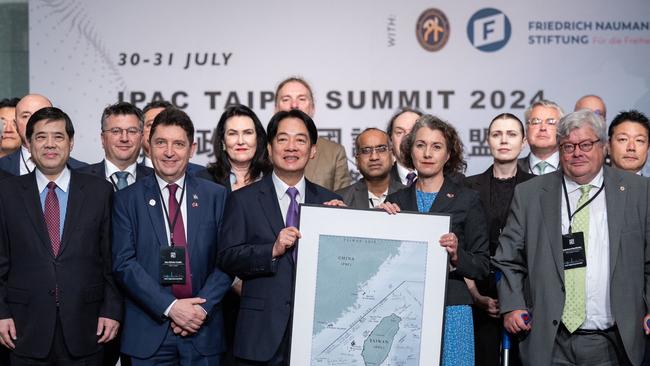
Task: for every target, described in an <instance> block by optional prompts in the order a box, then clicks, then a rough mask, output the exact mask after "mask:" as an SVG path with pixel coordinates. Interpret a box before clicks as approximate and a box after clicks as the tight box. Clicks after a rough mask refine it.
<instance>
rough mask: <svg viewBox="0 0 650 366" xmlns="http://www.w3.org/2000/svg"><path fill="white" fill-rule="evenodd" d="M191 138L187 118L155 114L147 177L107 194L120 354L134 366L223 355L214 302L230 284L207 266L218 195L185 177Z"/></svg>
mask: <svg viewBox="0 0 650 366" xmlns="http://www.w3.org/2000/svg"><path fill="white" fill-rule="evenodd" d="M193 139H194V126H193V124H192V121H191V120H190V118H189V117H188V116H187V114H185V113H184V112H183V111H181V110H179V109H176V108H173V107H172V108H167V109H165V110H164V111H162V112H160V114H158V115H157V116H156V118H155V120H154V123H153V125H152V127H151V135H150V137H149V141H150V144H151V156H152V159H153V165H154V170H155V174H154V175H150V176H147V177H145V178H144V179H139V180H138V181H137V182H136V183H135V184H133V185H132V186H130V187H128V188H126V189H124V190H121V191H119V192H117V193H116V194H115V203H114V204H115V207H114V210H113V223H114V225H113V258H114V271H115V275H116V278H117V280H118V282H119V283H120V284H122V286H123V287H124V289H125V291H126V294H127V296H126V305H125V316H124V318H125V322H124V328H123V332H122V352H123V353H125V354H127V355H130V356H132V357H131V361H132V363H133V365H135V366H138V365H158V364H174V365H178V364H181V365H205V366H208V365H209V366H212V365H219V358H220V357H221V353H222V352H223V351H224V349H225V339H224V337H223V315H222V312H221V305H220V302H221V299H222V297H223V295H224V294H225V293H226V291H228V289H229V288H230V284H231V282H232V279H231V278H230V277H229V276H228V275H226V274H225V273H223V272H221V271H220V270H219V269H218V268H217V267H216V264H215V263H216V257H217V233H218V231H219V227H220V226H221V221H222V212H223V207H224V205H225V200H226V190H225V188H223V187H221V186H219V185H217V184H214V183H212V182H209V181H207V180H204V179H199V178H195V177H193V176H192V175H190V174H189V173H187V165H188V163H189V160H190V157H191V156H192V154H193V153H194V151H195V149H196V144H195V143H193V142H192V141H193ZM180 263H182V264H183V265H182V266H180V265H179V264H180Z"/></svg>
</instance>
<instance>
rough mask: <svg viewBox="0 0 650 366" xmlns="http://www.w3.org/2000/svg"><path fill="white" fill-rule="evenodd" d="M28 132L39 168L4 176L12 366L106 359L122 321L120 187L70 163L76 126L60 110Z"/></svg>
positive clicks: (5, 333)
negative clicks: (115, 222) (114, 199)
mask: <svg viewBox="0 0 650 366" xmlns="http://www.w3.org/2000/svg"><path fill="white" fill-rule="evenodd" d="M26 137H27V139H28V140H29V147H30V153H31V157H32V159H33V161H34V164H35V166H36V169H35V170H34V171H33V172H31V173H30V174H27V175H23V176H17V177H11V178H7V179H5V180H2V181H0V344H2V345H4V346H5V347H8V348H10V349H11V350H12V352H11V364H12V365H34V364H38V365H62V364H65V365H101V364H102V352H101V351H102V344H103V343H106V342H108V341H110V340H111V339H113V338H114V337H115V335H116V334H117V331H118V327H119V321H120V320H121V318H122V297H121V296H120V294H119V292H118V290H117V287H116V285H115V283H114V281H113V277H112V272H111V250H110V209H111V194H112V190H111V186H110V184H108V183H107V182H106V181H104V180H101V179H97V178H95V177H91V176H89V175H86V174H80V173H78V172H75V171H71V170H70V169H68V168H67V166H66V162H67V161H68V157H69V155H70V151H72V145H73V138H74V128H73V126H72V122H71V121H70V118H69V117H68V115H67V114H65V113H64V112H63V111H61V110H60V109H58V108H52V107H46V108H43V109H40V110H38V111H37V112H36V113H34V114H33V115H32V116H31V117H30V119H29V122H28V123H27V126H26Z"/></svg>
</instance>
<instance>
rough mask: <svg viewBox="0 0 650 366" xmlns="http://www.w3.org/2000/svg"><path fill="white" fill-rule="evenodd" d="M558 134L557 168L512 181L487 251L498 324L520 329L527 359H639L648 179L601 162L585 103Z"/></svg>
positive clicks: (600, 141) (644, 312)
mask: <svg viewBox="0 0 650 366" xmlns="http://www.w3.org/2000/svg"><path fill="white" fill-rule="evenodd" d="M557 138H558V141H559V144H558V146H559V153H560V160H561V164H560V166H561V169H560V170H558V171H556V172H554V173H551V174H546V175H545V176H543V177H539V178H536V179H532V180H529V181H528V182H525V183H522V184H520V185H518V186H517V187H516V188H515V194H514V198H513V202H512V206H511V212H510V216H509V217H508V221H507V224H506V227H505V228H504V230H503V232H502V234H501V236H500V238H499V244H500V245H499V248H498V249H497V252H496V254H495V256H494V259H493V261H494V265H495V266H496V267H497V268H498V269H499V270H500V271H501V273H502V277H501V281H499V283H498V291H499V304H500V307H501V313H502V314H503V315H504V319H503V323H504V327H505V328H506V330H507V331H509V332H511V333H520V335H521V336H522V337H524V339H523V341H522V342H521V343H520V352H521V359H522V362H523V364H524V365H551V364H552V365H639V364H640V363H641V361H642V359H643V354H644V350H645V337H644V333H645V334H648V333H649V331H650V329H649V328H648V325H647V321H648V320H649V319H650V314H649V313H650V310H649V309H648V305H647V304H646V302H645V300H644V299H645V298H646V296H647V295H648V294H650V278H649V277H650V246H648V239H649V238H650V215H648V210H649V207H650V193H649V190H650V180H648V179H644V178H642V177H639V176H637V175H635V174H631V173H629V172H624V171H621V170H619V169H614V168H610V167H609V166H606V165H604V160H605V159H604V158H605V147H606V142H607V131H606V128H605V122H604V120H603V119H602V118H600V117H599V116H597V115H596V114H594V113H593V112H592V111H590V110H580V111H577V112H573V113H570V114H568V115H566V116H564V117H563V118H562V119H561V120H560V122H559V123H558V124H557ZM524 288H527V290H526V291H525V290H524ZM525 292H526V296H525V295H524V293H525Z"/></svg>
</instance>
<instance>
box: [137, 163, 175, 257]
mask: <svg viewBox="0 0 650 366" xmlns="http://www.w3.org/2000/svg"><path fill="white" fill-rule="evenodd" d="M160 200H161V198H160V190H159V188H158V181H157V180H156V176H155V175H154V174H152V175H150V176H149V177H147V180H146V181H145V184H144V202H143V204H144V205H146V206H147V212H149V218H150V219H151V225H152V226H153V231H154V233H156V234H155V235H156V237H158V243H159V244H160V246H167V245H169V243H168V242H167V229H166V228H165V221H164V220H165V218H164V217H163V213H162V207H161V206H160V205H162V204H163V203H162V202H161V201H160ZM152 203H153V205H152ZM165 204H166V203H165Z"/></svg>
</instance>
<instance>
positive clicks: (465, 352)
mask: <svg viewBox="0 0 650 366" xmlns="http://www.w3.org/2000/svg"><path fill="white" fill-rule="evenodd" d="M400 148H401V149H402V157H403V158H404V162H405V163H406V166H407V167H408V168H410V169H414V170H416V171H417V173H418V178H417V180H416V181H415V182H414V183H413V184H412V185H411V186H410V187H408V188H405V189H402V190H400V191H398V192H395V193H393V194H390V195H389V196H388V197H387V198H386V202H385V203H384V204H382V205H381V207H382V208H383V209H384V210H386V211H387V212H388V213H391V214H395V213H397V212H400V210H401V211H416V212H432V213H446V214H451V232H450V233H447V234H444V235H443V236H442V237H440V239H439V242H440V245H441V246H442V247H443V248H444V249H445V250H446V251H447V253H448V255H449V263H450V271H449V275H448V276H449V277H448V279H447V288H446V295H445V325H444V335H443V338H444V344H443V351H442V352H443V353H442V365H473V364H474V330H473V321H472V307H471V305H472V303H473V300H472V297H471V296H470V293H469V291H468V288H467V285H466V284H465V280H464V278H471V279H482V278H484V277H486V276H487V275H488V272H489V257H488V235H487V224H486V221H485V214H484V212H483V208H482V206H481V203H480V200H479V195H478V193H477V192H475V191H472V190H470V189H468V188H465V187H463V186H462V185H458V184H456V183H454V182H453V180H452V179H450V178H449V177H450V175H452V174H458V173H460V172H461V171H462V170H464V168H465V167H466V163H465V160H464V159H463V146H462V142H461V141H460V138H459V137H458V133H457V132H456V130H455V129H454V128H453V127H452V126H451V125H449V124H448V123H446V122H443V121H442V120H440V119H439V118H437V117H434V116H431V115H423V116H422V117H420V118H419V119H418V120H417V122H416V123H415V125H414V126H413V129H412V130H411V133H410V134H409V135H408V136H407V137H405V139H404V140H403V141H402V145H401V146H400Z"/></svg>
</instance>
